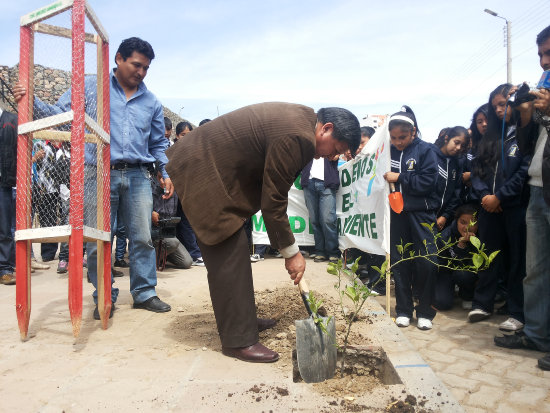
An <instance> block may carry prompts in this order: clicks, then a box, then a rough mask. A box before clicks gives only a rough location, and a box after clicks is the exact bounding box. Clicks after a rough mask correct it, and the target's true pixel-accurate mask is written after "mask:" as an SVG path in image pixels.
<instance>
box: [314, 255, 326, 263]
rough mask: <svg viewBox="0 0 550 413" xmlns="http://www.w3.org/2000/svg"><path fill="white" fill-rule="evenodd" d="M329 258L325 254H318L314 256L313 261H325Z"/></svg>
mask: <svg viewBox="0 0 550 413" xmlns="http://www.w3.org/2000/svg"><path fill="white" fill-rule="evenodd" d="M326 260H327V258H326V257H325V256H324V255H316V256H315V258H313V262H325V261H326Z"/></svg>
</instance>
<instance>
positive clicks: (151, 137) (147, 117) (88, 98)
mask: <svg viewBox="0 0 550 413" xmlns="http://www.w3.org/2000/svg"><path fill="white" fill-rule="evenodd" d="M85 102H86V113H87V114H88V115H89V116H90V117H91V118H93V119H97V77H96V76H89V77H87V78H86V81H85ZM34 105H35V118H43V117H46V116H51V115H55V114H58V113H62V112H67V111H69V110H70V109H71V90H70V89H69V90H68V91H67V92H65V93H64V94H63V95H62V96H61V97H60V98H59V100H58V101H57V103H56V104H55V105H49V104H47V103H44V102H42V101H40V100H39V99H38V98H35V99H34ZM110 105H111V121H110V122H111V131H110V135H111V164H115V163H117V162H128V163H150V162H154V161H155V160H156V161H158V165H159V168H160V171H161V173H162V176H163V177H164V178H167V177H168V174H167V173H166V171H165V169H164V165H166V163H167V162H168V159H167V158H166V155H165V154H164V151H165V150H166V149H167V148H168V145H169V142H168V139H166V138H165V137H164V114H163V109H162V104H161V103H160V101H159V100H158V99H157V98H156V97H155V95H153V94H152V93H151V92H150V91H149V90H148V89H147V87H146V86H145V84H144V83H143V82H141V83H140V84H139V86H138V89H137V91H136V93H134V95H132V97H130V99H126V94H125V93H124V90H123V89H122V87H121V86H120V84H119V83H118V80H117V78H116V76H115V73H114V71H112V72H111V74H110ZM95 160H96V157H95V145H92V144H86V162H87V163H95Z"/></svg>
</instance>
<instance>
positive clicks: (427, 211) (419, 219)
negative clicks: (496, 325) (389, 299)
mask: <svg viewBox="0 0 550 413" xmlns="http://www.w3.org/2000/svg"><path fill="white" fill-rule="evenodd" d="M388 128H389V132H390V139H391V144H392V146H391V172H386V174H384V178H385V179H386V181H388V182H390V183H395V186H396V189H397V190H398V191H400V192H401V193H402V194H403V200H404V209H403V212H401V213H400V214H396V213H395V212H393V211H392V213H391V226H390V239H391V261H392V271H393V275H394V279H395V297H396V306H395V310H396V313H397V319H396V324H397V325H398V326H400V327H407V326H408V325H409V323H410V320H411V318H412V315H413V310H415V308H414V306H413V297H412V290H413V286H414V289H415V291H417V292H418V294H419V304H418V305H417V306H416V316H417V319H418V324H417V326H418V328H420V329H421V330H429V329H431V328H432V322H431V320H432V319H433V318H434V317H435V313H436V312H435V310H434V309H433V308H432V307H431V304H432V298H433V292H434V284H435V277H436V274H437V267H436V266H435V265H433V264H432V263H430V262H429V261H427V260H425V259H418V260H414V261H407V262H403V263H400V264H398V265H396V266H393V263H395V262H396V261H398V260H399V259H400V258H401V255H400V254H399V252H398V250H397V245H398V244H401V242H402V243H403V245H405V244H406V243H409V242H410V243H412V244H413V248H414V250H415V251H421V252H422V253H423V254H425V253H426V250H428V252H429V253H435V251H436V246H435V245H434V244H433V241H434V240H433V235H432V234H431V232H430V230H429V229H428V228H426V227H424V226H423V225H422V224H423V223H426V224H434V223H435V211H436V210H437V208H438V205H439V198H438V196H437V194H436V191H435V187H436V180H437V155H436V153H435V147H434V146H433V145H432V144H430V143H427V142H424V141H423V140H422V139H421V138H420V137H419V131H418V126H417V123H416V117H415V116H414V113H413V111H412V110H411V109H410V108H409V107H407V106H404V111H403V112H398V113H395V114H393V115H392V116H391V118H390V122H389V125H388ZM425 241H426V246H424V242H425ZM407 254H408V253H407ZM414 267H416V271H415V274H414V278H413V269H414ZM413 284H414V285H413Z"/></svg>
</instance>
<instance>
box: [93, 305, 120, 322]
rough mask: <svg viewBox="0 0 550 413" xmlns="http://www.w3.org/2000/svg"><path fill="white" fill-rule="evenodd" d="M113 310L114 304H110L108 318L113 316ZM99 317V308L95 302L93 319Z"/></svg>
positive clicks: (98, 318)
mask: <svg viewBox="0 0 550 413" xmlns="http://www.w3.org/2000/svg"><path fill="white" fill-rule="evenodd" d="M114 312H115V305H114V304H111V312H110V313H109V318H113V313H114ZM100 319H101V318H100V317H99V310H98V309H97V304H96V305H95V310H94V320H100Z"/></svg>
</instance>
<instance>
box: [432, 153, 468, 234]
mask: <svg viewBox="0 0 550 413" xmlns="http://www.w3.org/2000/svg"><path fill="white" fill-rule="evenodd" d="M434 150H435V153H436V154H437V174H438V177H437V183H436V193H437V196H438V202H439V205H438V209H437V213H436V217H438V218H439V217H445V219H446V220H447V224H450V223H451V221H452V220H453V218H454V214H455V210H456V209H457V208H458V206H459V205H460V192H461V189H462V166H461V164H460V161H459V159H458V157H456V156H445V155H444V154H443V152H441V149H439V148H438V147H436V146H435V145H434Z"/></svg>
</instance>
